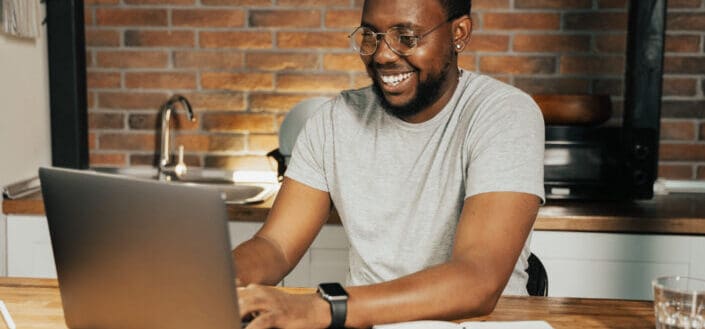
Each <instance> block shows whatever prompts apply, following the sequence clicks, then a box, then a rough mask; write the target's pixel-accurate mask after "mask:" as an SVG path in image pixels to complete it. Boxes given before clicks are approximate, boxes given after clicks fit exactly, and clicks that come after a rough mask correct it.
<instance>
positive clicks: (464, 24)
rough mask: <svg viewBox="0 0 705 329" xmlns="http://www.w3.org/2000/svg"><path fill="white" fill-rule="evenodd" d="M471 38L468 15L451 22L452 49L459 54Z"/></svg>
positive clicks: (470, 24) (470, 22)
mask: <svg viewBox="0 0 705 329" xmlns="http://www.w3.org/2000/svg"><path fill="white" fill-rule="evenodd" d="M471 36H472V19H471V18H470V16H468V15H463V16H460V17H458V18H456V19H454V20H453V49H454V50H455V51H456V52H458V53H460V52H462V51H463V50H464V49H465V46H467V45H468V43H470V37H471Z"/></svg>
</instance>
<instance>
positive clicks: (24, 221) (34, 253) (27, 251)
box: [6, 215, 56, 278]
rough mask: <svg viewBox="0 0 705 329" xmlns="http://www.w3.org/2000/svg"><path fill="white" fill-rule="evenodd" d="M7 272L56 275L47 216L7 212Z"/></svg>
mask: <svg viewBox="0 0 705 329" xmlns="http://www.w3.org/2000/svg"><path fill="white" fill-rule="evenodd" d="M6 233H7V275H8V276H14V277H32V278H56V268H55V267H54V254H53V253H52V250H51V239H50V238H49V225H48V223H47V220H46V217H44V216H18V215H10V216H7V232H6Z"/></svg>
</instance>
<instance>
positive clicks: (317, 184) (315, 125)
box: [284, 102, 330, 192]
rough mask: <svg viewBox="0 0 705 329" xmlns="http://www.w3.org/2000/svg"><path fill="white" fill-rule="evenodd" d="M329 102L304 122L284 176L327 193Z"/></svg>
mask: <svg viewBox="0 0 705 329" xmlns="http://www.w3.org/2000/svg"><path fill="white" fill-rule="evenodd" d="M329 103H330V102H328V103H325V104H323V105H322V106H321V109H319V111H318V113H316V114H315V115H313V116H312V117H311V118H310V119H308V120H307V121H306V124H305V125H304V127H303V129H302V130H301V132H300V133H299V136H298V137H297V139H296V143H295V144H294V149H293V150H292V152H291V159H290V160H289V165H288V166H287V169H286V172H285V173H284V175H285V176H286V177H289V178H291V179H293V180H295V181H298V182H300V183H303V184H305V185H308V186H310V187H313V188H315V189H318V190H321V191H326V192H327V191H328V183H327V180H326V176H325V167H324V157H325V152H324V151H325V141H326V138H325V118H326V117H327V116H329V114H330V113H328V112H330V111H329V110H330V104H329Z"/></svg>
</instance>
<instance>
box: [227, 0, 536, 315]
mask: <svg viewBox="0 0 705 329" xmlns="http://www.w3.org/2000/svg"><path fill="white" fill-rule="evenodd" d="M470 7H471V5H470V1H469V0H458V1H456V0H367V1H365V3H364V7H363V12H362V19H361V25H360V27H358V28H357V29H355V31H354V32H353V33H352V34H351V35H350V37H351V38H352V39H354V44H355V46H356V50H358V51H359V52H360V57H361V59H362V61H363V62H364V63H365V65H366V67H367V72H368V74H369V76H370V78H371V79H372V81H373V85H372V86H370V87H367V88H363V89H359V90H351V91H344V92H342V93H341V94H340V95H339V96H338V97H336V98H334V99H332V100H331V101H330V102H328V103H326V104H325V105H324V106H323V108H322V109H321V111H319V113H318V114H317V115H315V116H314V117H312V118H311V119H310V120H309V121H308V122H307V124H306V126H305V128H304V130H303V131H302V133H301V134H300V135H299V139H298V141H297V143H296V146H295V148H294V152H293V155H292V159H291V163H290V166H289V169H288V170H287V172H286V178H285V179H284V182H283V184H282V188H281V190H280V192H279V194H278V196H277V199H276V201H275V203H274V205H273V207H272V210H271V212H270V214H269V217H268V219H267V221H266V223H265V224H264V226H263V227H262V229H261V230H260V231H259V232H257V234H256V235H255V236H254V237H253V238H252V239H250V240H248V241H246V242H245V243H243V244H242V245H240V246H238V247H237V248H236V249H235V250H234V251H233V258H234V261H235V264H236V267H237V269H238V279H239V280H240V282H241V283H242V284H247V286H246V287H244V288H239V294H240V311H241V313H242V314H243V316H247V315H249V314H257V316H256V317H255V318H254V320H253V321H252V322H251V323H250V326H249V327H248V328H270V327H278V328H327V327H333V328H342V327H343V326H346V327H369V326H371V325H373V324H379V323H388V322H399V321H408V320H414V319H454V318H461V317H468V316H473V315H482V314H487V313H489V312H491V311H492V310H493V309H494V306H495V304H496V302H497V299H498V298H499V296H500V295H501V294H503V293H504V294H518V295H526V294H527V292H526V280H527V274H526V272H525V269H526V267H527V258H528V256H529V254H530V252H529V250H528V248H527V246H528V237H529V235H530V232H531V228H532V226H533V223H534V220H535V219H536V213H537V211H538V207H539V205H540V203H541V202H542V200H543V145H544V140H543V138H544V131H543V119H542V116H541V112H540V111H539V109H538V107H537V106H536V104H535V103H534V102H533V100H532V99H531V98H530V97H529V96H528V95H526V94H525V93H523V92H521V91H519V90H517V89H515V88H513V87H511V86H509V85H506V84H504V83H502V82H499V81H497V80H494V79H492V78H489V77H486V76H482V75H479V74H476V73H473V72H469V71H464V70H462V69H459V68H458V63H457V59H458V54H459V53H460V52H462V51H463V50H464V49H465V47H466V46H468V43H469V42H470V36H471V32H472V21H471V20H470V18H469V15H470ZM332 206H335V208H336V210H337V211H338V213H339V215H340V218H341V221H342V223H343V226H344V228H345V231H346V233H347V235H348V238H349V241H350V253H349V258H350V260H349V261H350V264H349V265H350V272H349V275H348V280H347V282H346V283H345V284H346V287H345V288H343V287H342V285H339V284H328V285H323V286H322V287H320V288H319V289H320V293H319V294H311V295H289V294H285V293H282V292H280V291H278V290H276V289H273V288H270V287H266V286H262V285H260V284H275V283H277V282H279V281H280V280H281V279H282V278H283V277H284V276H285V275H286V274H287V273H288V272H289V271H290V270H291V269H292V268H293V267H294V266H295V265H296V264H297V263H298V261H299V260H300V259H301V257H302V256H303V254H304V253H305V252H306V250H307V249H308V248H309V246H310V245H311V242H312V241H313V239H314V238H315V236H316V235H317V234H318V232H319V231H320V229H321V227H322V225H323V224H324V223H325V221H326V219H327V218H328V215H329V213H330V210H331V207H332Z"/></svg>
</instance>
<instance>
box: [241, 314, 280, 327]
mask: <svg viewBox="0 0 705 329" xmlns="http://www.w3.org/2000/svg"><path fill="white" fill-rule="evenodd" d="M280 316H281V314H280V313H278V312H266V313H262V314H260V315H258V316H257V317H256V318H254V319H252V321H250V324H248V325H247V329H260V328H261V329H269V328H283V326H282V325H277V321H278V319H279V318H280Z"/></svg>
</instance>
